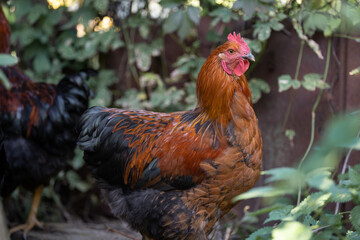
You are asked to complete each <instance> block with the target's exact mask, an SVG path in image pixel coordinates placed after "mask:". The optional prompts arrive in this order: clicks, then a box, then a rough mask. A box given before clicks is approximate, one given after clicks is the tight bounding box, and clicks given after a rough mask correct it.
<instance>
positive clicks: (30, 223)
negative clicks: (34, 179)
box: [9, 185, 44, 238]
mask: <svg viewBox="0 0 360 240" xmlns="http://www.w3.org/2000/svg"><path fill="white" fill-rule="evenodd" d="M43 188H44V186H43V185H40V186H39V187H37V188H36V189H35V191H34V196H33V199H32V203H31V208H30V212H29V215H28V218H27V221H26V223H25V224H22V225H19V226H16V227H13V228H11V229H10V230H9V235H11V234H12V233H14V232H17V231H19V230H23V231H24V233H23V235H24V238H26V234H27V233H28V232H29V231H30V230H31V229H32V228H33V227H35V226H38V227H40V228H43V225H42V223H40V222H39V221H38V220H37V218H36V215H37V212H38V208H39V204H40V199H41V195H42V191H43Z"/></svg>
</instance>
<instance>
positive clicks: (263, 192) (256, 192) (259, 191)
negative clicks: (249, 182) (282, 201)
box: [233, 186, 289, 202]
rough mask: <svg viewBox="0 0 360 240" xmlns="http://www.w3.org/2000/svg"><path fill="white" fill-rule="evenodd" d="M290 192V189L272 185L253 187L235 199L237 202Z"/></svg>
mask: <svg viewBox="0 0 360 240" xmlns="http://www.w3.org/2000/svg"><path fill="white" fill-rule="evenodd" d="M286 193H289V189H280V188H275V187H272V186H264V187H257V188H252V189H250V190H249V191H247V192H245V193H242V194H240V195H238V196H237V197H235V198H234V199H233V202H237V201H240V200H244V199H250V198H257V197H275V196H281V195H284V194H286Z"/></svg>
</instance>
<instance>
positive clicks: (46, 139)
mask: <svg viewBox="0 0 360 240" xmlns="http://www.w3.org/2000/svg"><path fill="white" fill-rule="evenodd" d="M16 71H20V70H19V69H17V68H11V69H5V70H4V72H5V73H6V74H7V75H8V77H9V79H10V78H11V80H12V81H11V82H12V83H14V84H13V86H12V89H11V90H9V91H6V90H4V89H1V90H0V94H1V95H2V96H0V112H1V114H0V131H2V132H3V139H2V141H1V143H0V153H1V159H0V166H1V167H3V166H5V167H6V168H3V169H6V170H1V171H0V181H2V185H0V191H1V194H2V195H7V194H9V193H11V191H13V190H14V188H16V186H18V185H23V186H25V187H28V188H35V187H36V186H38V185H40V184H45V183H46V182H47V181H48V180H49V179H50V178H51V177H52V176H53V175H54V174H56V173H57V172H58V171H59V170H60V169H61V168H63V167H64V166H65V163H66V160H69V159H71V158H72V157H73V155H74V149H75V146H76V140H77V134H76V131H75V127H76V124H77V122H78V121H79V119H80V116H81V114H82V113H83V112H84V111H85V110H86V109H87V107H88V98H89V95H90V90H89V87H88V86H87V84H86V83H85V80H86V78H87V77H88V74H87V73H85V72H80V73H78V74H75V75H71V76H67V77H65V78H63V79H62V80H61V81H60V83H59V84H58V85H51V84H46V83H34V82H32V81H31V79H29V78H28V77H26V76H25V75H23V74H22V73H21V71H20V72H19V73H17V72H16ZM21 77H22V79H21ZM5 153H6V155H5ZM4 156H5V157H4ZM4 158H5V159H4Z"/></svg>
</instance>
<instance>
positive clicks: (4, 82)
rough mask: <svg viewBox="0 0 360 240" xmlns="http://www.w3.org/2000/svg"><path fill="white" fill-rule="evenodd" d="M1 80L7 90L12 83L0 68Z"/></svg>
mask: <svg viewBox="0 0 360 240" xmlns="http://www.w3.org/2000/svg"><path fill="white" fill-rule="evenodd" d="M0 80H1V81H2V83H3V85H4V87H5V89H6V90H9V89H10V88H11V83H10V81H9V79H8V78H7V77H6V75H5V74H4V72H3V71H2V70H0Z"/></svg>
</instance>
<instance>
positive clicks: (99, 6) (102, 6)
mask: <svg viewBox="0 0 360 240" xmlns="http://www.w3.org/2000/svg"><path fill="white" fill-rule="evenodd" d="M94 7H95V9H96V10H98V11H99V12H102V13H106V11H107V9H108V7H109V0H101V1H94Z"/></svg>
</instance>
